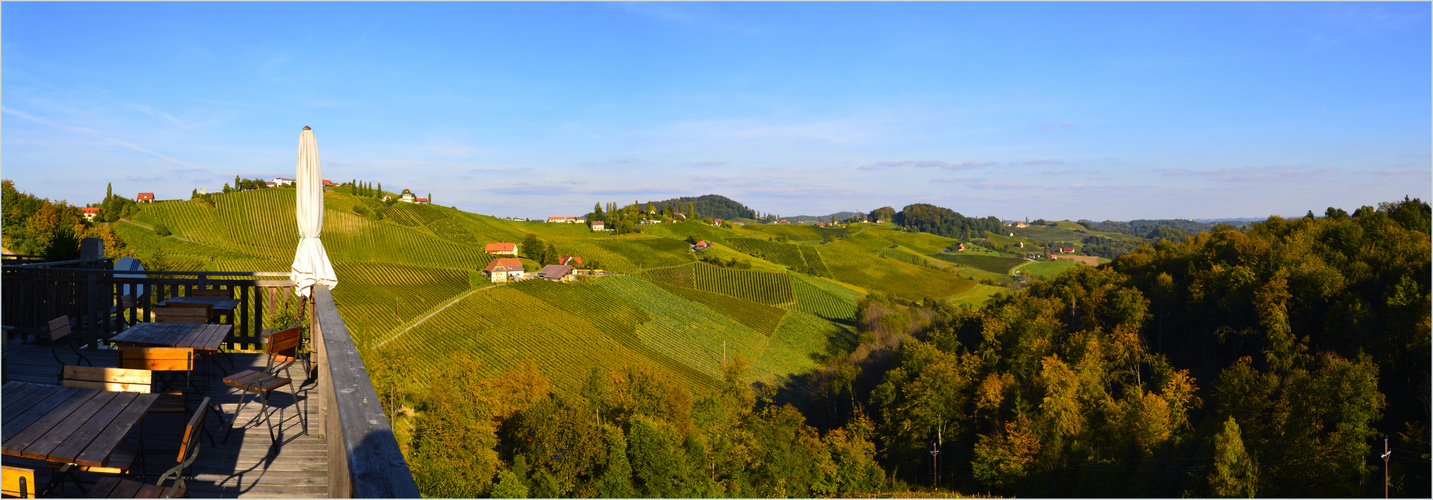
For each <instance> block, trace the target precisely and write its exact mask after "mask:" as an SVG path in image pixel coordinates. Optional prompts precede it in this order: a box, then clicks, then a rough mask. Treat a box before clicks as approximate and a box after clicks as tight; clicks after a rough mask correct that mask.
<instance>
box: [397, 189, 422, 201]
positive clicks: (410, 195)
mask: <svg viewBox="0 0 1433 500" xmlns="http://www.w3.org/2000/svg"><path fill="white" fill-rule="evenodd" d="M417 199H418V198H417V197H416V196H413V193H410V192H408V191H404V192H403V194H401V195H398V201H401V202H403V203H413V201H414V200H417Z"/></svg>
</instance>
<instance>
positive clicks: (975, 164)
mask: <svg viewBox="0 0 1433 500" xmlns="http://www.w3.org/2000/svg"><path fill="white" fill-rule="evenodd" d="M996 164H997V163H996V162H980V161H965V162H949V161H938V160H922V161H911V160H902V161H878V162H875V163H867V164H865V165H861V166H859V167H856V170H881V169H887V168H900V167H915V168H939V169H944V170H969V169H972V168H979V167H984V166H988V165H996Z"/></svg>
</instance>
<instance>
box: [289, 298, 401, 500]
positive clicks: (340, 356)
mask: <svg viewBox="0 0 1433 500" xmlns="http://www.w3.org/2000/svg"><path fill="white" fill-rule="evenodd" d="M313 292H314V293H313V303H312V314H310V315H309V318H310V319H311V321H312V324H311V326H310V330H309V331H310V332H311V333H312V335H311V341H312V342H313V346H314V349H313V351H314V354H315V361H316V365H317V371H318V385H319V420H320V421H321V425H319V426H318V427H319V429H320V432H322V435H323V436H324V438H325V439H327V441H328V494H329V496H331V497H356V498H387V497H402V498H418V485H417V483H415V482H414V481H413V472H412V471H411V470H409V468H408V462H407V461H406V460H404V459H403V452H402V451H401V450H400V449H399V448H398V441H397V440H396V439H395V438H394V436H393V427H392V426H391V425H389V423H388V417H386V416H384V414H383V406H382V405H381V404H379V402H378V393H377V392H376V391H374V390H373V383H372V381H370V380H369V378H368V370H367V369H366V368H364V366H363V358H361V357H359V355H358V347H357V346H356V345H354V343H353V338H352V337H350V336H349V334H348V327H347V326H346V325H344V324H343V316H340V315H339V314H338V306H337V305H336V304H335V303H334V302H333V295H332V294H331V293H330V292H329V289H328V287H327V286H322V285H320V286H315V287H314V288H313Z"/></svg>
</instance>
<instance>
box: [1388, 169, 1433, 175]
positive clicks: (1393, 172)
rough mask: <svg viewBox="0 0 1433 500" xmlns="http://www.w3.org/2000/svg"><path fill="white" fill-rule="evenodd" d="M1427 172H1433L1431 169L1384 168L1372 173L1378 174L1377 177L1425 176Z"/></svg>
mask: <svg viewBox="0 0 1433 500" xmlns="http://www.w3.org/2000/svg"><path fill="white" fill-rule="evenodd" d="M1429 172H1433V169H1428V168H1385V169H1383V170H1374V171H1373V173H1375V174H1379V175H1408V174H1427V173H1429Z"/></svg>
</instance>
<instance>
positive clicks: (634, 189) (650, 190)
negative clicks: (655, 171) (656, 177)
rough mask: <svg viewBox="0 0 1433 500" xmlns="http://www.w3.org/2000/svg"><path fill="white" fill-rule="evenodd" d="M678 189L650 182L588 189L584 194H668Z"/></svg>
mask: <svg viewBox="0 0 1433 500" xmlns="http://www.w3.org/2000/svg"><path fill="white" fill-rule="evenodd" d="M678 191H679V190H678V189H674V188H671V187H668V186H653V185H649V184H642V185H640V186H631V187H621V188H610V189H593V190H588V191H582V194H605V195H616V194H666V193H675V192H678Z"/></svg>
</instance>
